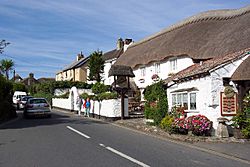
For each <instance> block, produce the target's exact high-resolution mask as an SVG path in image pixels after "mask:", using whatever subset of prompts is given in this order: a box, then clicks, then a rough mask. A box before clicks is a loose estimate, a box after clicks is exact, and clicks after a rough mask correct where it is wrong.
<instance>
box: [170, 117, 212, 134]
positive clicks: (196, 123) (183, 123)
mask: <svg viewBox="0 0 250 167" xmlns="http://www.w3.org/2000/svg"><path fill="white" fill-rule="evenodd" d="M172 126H173V128H175V129H178V130H180V129H182V130H183V129H185V130H186V131H192V133H193V134H195V135H207V134H208V133H209V131H210V130H211V128H212V121H210V120H209V119H208V118H207V117H206V116H204V115H193V116H190V117H188V118H186V119H185V118H176V119H175V121H174V123H173V124H172Z"/></svg>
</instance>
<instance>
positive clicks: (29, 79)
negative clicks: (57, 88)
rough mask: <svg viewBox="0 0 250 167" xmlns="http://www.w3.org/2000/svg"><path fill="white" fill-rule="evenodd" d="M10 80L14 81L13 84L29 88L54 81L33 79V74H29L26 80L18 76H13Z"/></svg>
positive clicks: (52, 79)
mask: <svg viewBox="0 0 250 167" xmlns="http://www.w3.org/2000/svg"><path fill="white" fill-rule="evenodd" d="M11 80H12V81H14V82H20V83H23V84H24V85H26V86H27V87H29V86H31V85H33V84H37V83H43V82H48V81H55V79H54V78H39V79H36V78H34V74H33V73H29V76H28V77H27V78H24V79H23V78H22V77H20V75H18V74H15V76H14V77H13V78H12V79H11Z"/></svg>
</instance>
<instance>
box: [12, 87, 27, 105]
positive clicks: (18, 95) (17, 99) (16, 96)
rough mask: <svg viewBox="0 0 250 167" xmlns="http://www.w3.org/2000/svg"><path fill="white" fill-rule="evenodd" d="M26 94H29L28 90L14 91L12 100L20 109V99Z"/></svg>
mask: <svg viewBox="0 0 250 167" xmlns="http://www.w3.org/2000/svg"><path fill="white" fill-rule="evenodd" d="M24 96H27V93H26V92H22V91H15V92H14V95H13V97H12V101H13V104H14V105H15V106H16V108H17V109H19V104H20V100H21V98H22V97H24Z"/></svg>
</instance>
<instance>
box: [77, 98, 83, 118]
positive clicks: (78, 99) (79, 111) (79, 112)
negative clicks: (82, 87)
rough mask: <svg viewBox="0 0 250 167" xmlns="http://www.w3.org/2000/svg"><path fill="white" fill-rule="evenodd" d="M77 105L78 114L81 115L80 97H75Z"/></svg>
mask: <svg viewBox="0 0 250 167" xmlns="http://www.w3.org/2000/svg"><path fill="white" fill-rule="evenodd" d="M77 105H78V115H81V109H82V98H81V97H77Z"/></svg>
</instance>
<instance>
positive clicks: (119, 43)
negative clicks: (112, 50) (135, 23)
mask: <svg viewBox="0 0 250 167" xmlns="http://www.w3.org/2000/svg"><path fill="white" fill-rule="evenodd" d="M123 45H124V42H123V40H122V38H119V39H118V40H117V43H116V50H120V49H122V48H123Z"/></svg>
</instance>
